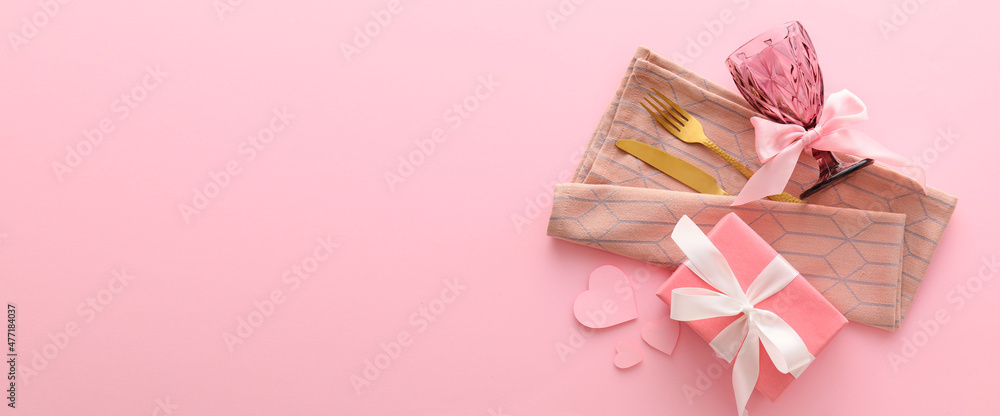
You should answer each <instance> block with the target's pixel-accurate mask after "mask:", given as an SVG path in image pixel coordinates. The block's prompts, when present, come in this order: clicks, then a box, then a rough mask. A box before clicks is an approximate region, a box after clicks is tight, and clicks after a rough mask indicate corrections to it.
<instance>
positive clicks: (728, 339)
mask: <svg viewBox="0 0 1000 416" xmlns="http://www.w3.org/2000/svg"><path fill="white" fill-rule="evenodd" d="M670 237H671V238H672V239H673V240H674V242H676V243H677V245H678V246H679V247H680V248H681V251H683V252H684V254H685V255H687V257H688V260H687V261H685V262H684V264H685V265H686V266H687V267H688V268H689V269H691V271H692V272H694V274H695V275H697V276H698V277H700V278H701V280H704V281H705V283H708V284H709V285H710V286H712V287H713V288H715V289H716V290H718V291H713V290H710V289H704V288H695V287H685V288H677V289H674V290H673V291H672V292H671V296H670V318H671V319H674V320H677V321H696V320H700V319H709V318H716V317H720V316H736V315H740V317H739V318H738V319H737V320H736V321H734V322H733V323H731V324H729V326H727V327H726V328H725V329H723V330H722V332H719V334H718V335H716V337H715V339H713V340H712V342H711V343H710V344H711V346H712V348H713V349H714V350H715V351H716V353H718V354H719V355H720V356H722V357H723V358H725V359H726V361H728V362H730V363H733V391H734V393H735V394H736V406H737V412H738V413H737V414H738V415H744V414H746V410H745V409H746V404H747V400H749V399H750V393H752V392H753V389H754V386H755V385H756V384H757V377H758V375H759V374H760V368H759V359H760V344H764V349H765V350H766V351H767V355H768V356H770V357H771V361H772V362H774V366H775V368H777V369H778V371H780V372H782V373H785V374H791V375H792V376H794V377H796V378H797V377H798V376H799V375H800V374H802V371H803V370H805V369H806V367H807V366H808V365H809V363H811V362H812V360H813V359H814V357H813V355H812V354H811V353H809V349H808V348H807V347H806V344H805V342H804V341H802V338H801V337H799V334H798V333H796V332H795V329H793V328H792V327H791V326H790V325H788V323H786V322H785V321H784V320H783V319H781V317H780V316H778V315H777V314H776V313H774V312H771V311H768V310H764V309H758V308H757V307H756V305H757V303H759V302H760V301H762V300H764V299H767V298H768V297H770V296H771V295H773V294H775V293H778V292H779V291H781V290H782V289H784V288H785V286H788V284H789V283H791V282H792V279H794V278H795V277H796V276H798V275H799V272H797V271H796V270H795V268H793V267H792V266H791V265H790V264H788V262H787V261H785V259H784V258H783V257H781V255H778V256H777V257H775V258H774V260H772V261H771V263H770V264H768V265H767V267H765V268H764V270H763V271H761V272H760V275H759V276H757V278H756V279H754V281H753V282H752V283H751V284H750V287H749V288H747V291H746V293H744V292H743V290H742V289H741V288H740V283H739V281H737V280H736V275H734V274H733V271H732V269H730V268H729V262H727V261H726V258H725V257H723V255H722V253H721V252H719V249H718V248H716V247H715V245H714V244H712V242H711V241H710V240H709V239H708V237H707V236H706V235H705V234H704V233H702V232H701V230H700V229H698V226H697V225H695V224H694V222H693V221H691V219H690V218H688V217H687V216H686V215H685V216H684V217H682V218H681V219H680V221H678V222H677V226H676V227H675V228H674V231H673V233H671V235H670ZM736 346H739V348H734V347H736ZM734 359H735V360H736V361H735V363H734V362H733V360H734Z"/></svg>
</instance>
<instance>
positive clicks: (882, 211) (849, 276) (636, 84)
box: [549, 47, 957, 330]
mask: <svg viewBox="0 0 1000 416" xmlns="http://www.w3.org/2000/svg"><path fill="white" fill-rule="evenodd" d="M653 88H656V89H657V90H659V91H660V92H662V93H663V94H664V95H666V96H667V97H668V98H670V99H671V100H673V101H674V102H676V103H677V104H679V105H680V106H682V107H684V108H685V109H686V110H687V111H688V112H690V113H691V114H692V115H694V117H695V118H697V119H698V120H699V121H700V122H701V124H702V126H703V128H704V129H705V134H706V135H707V136H708V137H709V138H711V139H712V141H713V142H715V143H716V144H717V145H718V146H719V147H721V148H722V149H724V150H725V151H726V152H727V153H729V154H730V155H732V156H733V157H734V158H736V159H737V160H739V161H741V162H742V163H743V164H744V165H746V166H748V167H750V168H751V170H757V169H759V168H760V162H759V160H757V156H756V152H755V150H754V131H753V126H752V125H751V124H750V117H752V116H754V115H756V113H755V112H754V111H753V110H752V109H750V107H749V104H747V103H746V101H745V100H744V99H743V97H741V96H740V95H739V94H737V93H735V92H733V91H730V90H728V89H725V88H723V87H721V86H719V85H716V84H714V83H712V82H710V81H708V80H706V79H704V78H702V77H700V76H699V75H697V74H695V73H692V72H690V71H687V70H686V69H684V68H683V67H680V66H679V65H677V64H675V63H673V62H670V61H668V60H666V59H664V58H662V57H660V56H658V55H656V54H654V53H652V52H651V51H650V50H649V49H647V48H644V47H640V48H639V49H638V51H637V52H636V54H635V56H634V57H633V59H632V62H631V64H630V65H629V67H628V70H627V72H626V75H625V77H624V78H623V79H622V82H621V84H620V85H619V88H618V91H617V92H616V94H615V99H614V100H613V101H612V103H611V104H610V105H609V107H608V109H607V111H606V112H605V114H604V116H603V117H602V119H601V121H600V123H599V124H598V126H597V129H596V130H595V132H594V134H593V135H592V137H591V141H590V145H589V146H588V148H587V152H586V154H585V155H584V158H583V160H582V161H581V163H580V166H579V168H578V169H577V172H576V175H575V177H574V179H573V182H574V184H564V185H560V186H558V187H557V191H556V197H555V200H554V203H553V215H552V219H551V221H550V224H549V234H550V235H552V236H554V237H559V238H563V239H566V240H569V241H573V242H577V243H580V244H584V245H588V246H593V247H596V248H600V249H604V250H608V251H613V252H617V253H619V254H623V255H626V256H630V257H633V258H640V257H641V256H645V258H640V260H644V261H648V262H650V263H652V264H657V265H661V266H665V267H671V268H673V267H676V265H677V261H678V260H679V259H678V258H677V257H676V253H678V251H672V250H676V247H672V246H671V244H672V241H670V239H669V238H667V239H664V240H663V245H664V246H665V248H664V250H665V252H664V253H661V254H659V255H655V253H654V254H650V252H649V250H648V248H646V249H645V251H643V250H642V249H639V246H643V245H645V246H648V245H649V244H648V242H647V241H639V240H637V239H635V238H632V237H629V235H626V234H622V233H619V232H615V231H613V230H612V231H611V234H605V233H602V232H601V230H602V228H604V227H607V221H608V218H613V216H608V215H603V216H601V217H599V216H598V215H597V214H590V215H589V216H586V215H585V216H583V217H580V218H578V219H577V220H575V221H572V220H570V218H572V217H573V214H574V213H579V211H580V209H582V208H581V207H582V206H585V205H586V204H588V203H589V204H591V205H594V206H598V205H600V206H601V207H602V209H605V210H606V209H607V207H608V206H609V205H607V204H605V205H601V204H599V203H597V202H596V201H599V200H600V198H601V196H602V195H603V196H608V195H619V196H621V195H624V194H619V192H627V193H628V195H633V196H634V191H635V190H636V189H646V190H657V191H658V192H653V193H649V192H643V193H642V195H643V196H642V197H641V198H639V199H636V201H645V202H637V203H634V204H631V205H630V204H621V205H619V206H617V210H618V211H616V215H617V213H620V212H629V213H635V212H637V211H648V212H646V214H648V216H646V217H639V218H634V220H635V221H648V222H653V223H656V222H669V221H674V217H672V216H681V215H689V216H692V214H696V213H698V209H700V208H699V205H705V204H706V203H710V204H709V205H712V210H711V212H714V213H715V214H714V215H715V216H717V218H716V220H717V219H719V218H721V217H722V216H723V215H725V214H726V213H729V212H737V213H738V215H740V216H741V218H743V219H744V221H746V222H747V223H751V227H752V228H754V230H755V231H757V232H758V233H760V234H762V235H765V236H771V237H772V238H773V237H776V236H777V237H778V239H775V240H773V242H777V243H778V245H779V246H778V247H775V248H776V249H778V251H779V252H780V253H781V254H782V255H783V256H785V257H786V258H787V259H788V260H789V262H791V263H792V265H793V266H795V267H796V269H798V270H799V271H800V272H802V273H803V276H804V277H806V279H807V280H809V281H810V283H812V284H813V285H814V286H815V287H816V288H817V289H818V290H819V291H820V292H821V293H823V295H824V296H826V297H827V299H830V301H831V303H833V304H834V306H836V307H837V308H838V310H840V311H841V312H842V313H844V315H845V316H846V317H847V318H848V319H850V320H852V321H855V322H861V323H864V324H868V325H872V326H876V327H880V328H884V329H888V330H893V329H895V328H897V327H899V325H900V324H901V322H902V319H903V317H904V316H905V314H906V311H907V310H908V309H909V307H910V304H911V302H912V301H913V299H914V296H915V295H916V293H917V289H918V288H919V285H920V282H921V281H922V280H923V279H924V278H925V273H926V270H927V266H928V265H929V264H930V261H931V258H932V257H933V255H934V251H935V250H936V248H937V242H938V241H939V240H940V238H941V236H942V234H943V233H944V230H945V228H946V226H947V224H948V221H949V220H950V219H951V214H952V212H953V211H954V209H955V205H956V203H957V199H956V198H955V197H953V196H951V195H948V194H946V193H944V192H942V191H940V190H937V189H934V188H931V187H928V189H927V193H926V194H925V193H924V192H923V191H922V190H921V188H920V186H919V185H918V184H917V183H916V182H914V181H913V180H911V179H910V178H908V177H906V176H905V175H902V174H900V173H898V172H896V171H894V170H892V169H889V168H886V167H884V166H882V165H879V164H875V165H872V166H869V167H867V168H865V169H864V170H863V171H861V172H859V173H856V174H854V175H852V176H851V177H849V178H848V179H847V180H845V181H843V182H841V183H839V184H836V185H834V186H832V187H829V188H827V189H826V190H824V191H822V192H820V193H818V194H816V195H814V196H812V197H811V198H810V199H809V200H808V201H807V202H808V203H809V204H790V203H777V202H774V201H770V200H762V201H758V202H755V203H751V204H747V205H745V206H744V207H729V206H728V205H729V203H730V202H731V201H732V198H733V197H729V196H710V195H700V194H697V193H694V191H693V190H691V189H690V188H688V187H687V186H685V185H683V184H681V183H680V182H677V181H676V180H674V179H673V178H671V177H669V176H667V175H665V174H663V173H661V172H659V171H658V170H656V169H654V168H652V167H650V166H648V165H646V164H645V163H643V162H642V161H639V160H638V159H636V158H635V157H633V156H631V155H629V154H628V153H625V152H623V151H621V150H620V149H618V148H617V147H616V146H615V144H614V143H615V141H617V140H619V139H632V140H637V141H640V142H643V143H647V144H650V145H652V146H655V147H657V148H659V149H661V150H664V151H667V152H668V153H671V154H673V155H675V156H677V157H680V158H682V159H684V160H686V161H687V162H689V163H691V164H693V165H695V166H697V167H698V168H701V169H702V170H704V171H706V172H708V173H709V174H711V175H712V176H714V177H715V178H716V179H717V180H718V182H719V185H720V186H721V187H722V188H723V189H725V190H726V191H727V192H728V193H730V194H736V193H738V192H739V191H740V189H742V187H743V185H745V184H746V178H744V177H743V175H741V174H740V173H739V172H738V171H737V170H736V169H735V168H733V167H731V166H730V165H729V164H728V163H726V162H725V161H724V160H722V158H720V157H719V156H718V155H716V154H715V153H713V152H712V151H711V150H709V149H708V148H706V147H704V146H702V145H695V144H687V143H684V142H681V141H680V140H678V139H676V138H674V137H673V136H671V135H670V134H669V133H668V132H666V131H664V130H663V129H662V127H659V125H658V124H656V122H655V120H654V119H653V118H652V117H651V116H650V115H649V113H647V112H646V111H645V110H644V109H643V108H642V107H641V106H640V105H639V103H641V102H642V100H643V98H644V97H645V96H646V95H647V94H648V93H649V92H651V91H652V89H653ZM837 156H838V157H840V158H841V159H842V160H844V161H848V162H849V161H854V160H857V159H856V158H853V157H852V156H849V155H843V154H838V155H837ZM817 177H818V169H817V167H816V162H815V160H814V159H813V158H812V157H811V156H809V155H808V154H805V153H804V154H803V155H801V157H800V158H799V163H798V166H797V167H796V169H795V172H794V173H793V174H792V178H791V180H790V181H789V183H788V185H787V186H786V187H785V191H786V192H788V193H790V194H792V195H799V194H801V193H802V191H803V190H805V189H806V188H807V187H808V186H810V185H811V184H812V183H814V182H815V180H816V178H817ZM598 185H604V186H598ZM608 185H611V186H608ZM643 198H645V199H643ZM586 200H591V202H586ZM694 201H701V202H699V203H695V202H694ZM654 203H659V204H661V205H662V206H663V208H654V209H652V210H644V209H643V208H649V207H650V206H653V204H654ZM678 203H680V204H679V205H678ZM581 204H582V205H581ZM786 206H788V208H786ZM830 208H836V209H839V211H837V212H836V213H833V214H831V212H832V211H829V209H830ZM785 209H791V210H794V211H796V212H798V215H797V216H796V217H794V218H795V219H792V218H791V217H789V218H787V219H785V220H783V221H779V220H777V219H767V220H766V221H770V222H765V223H760V224H757V225H756V226H754V224H752V222H754V221H765V220H761V219H755V218H749V217H747V215H748V212H751V211H752V210H757V211H754V212H764V211H767V212H774V210H785ZM665 211H670V214H669V215H668V214H667V213H666V212H665ZM609 212H610V211H609ZM821 212H822V214H821ZM889 213H893V214H895V215H891V214H889ZM886 214H889V215H886ZM814 215H815V217H814ZM771 217H774V216H771ZM598 218H600V219H598ZM692 218H694V217H693V216H692ZM705 218H706V221H703V222H698V221H697V220H696V222H698V223H699V225H701V226H702V227H703V229H705V230H707V229H708V228H706V226H710V225H712V224H714V222H713V223H711V224H708V223H707V218H708V217H707V216H706V217H705ZM748 218H749V219H748ZM762 218H767V216H762ZM806 218H813V219H806ZM817 218H826V220H819V219H817ZM833 218H837V220H833ZM838 221H839V222H840V223H844V224H850V226H849V227H848V228H847V229H846V230H844V229H840V230H836V228H837V222H838ZM869 223H870V224H871V226H875V227H877V229H878V232H877V233H876V232H871V231H869V230H872V229H873V228H870V226H869V228H865V227H866V225H865V224H869ZM574 224H575V225H574ZM831 224H832V225H831ZM667 225H668V226H669V224H667ZM591 228H594V230H592V229H591ZM631 228H632V231H633V232H640V231H639V229H641V228H642V227H631ZM670 229H672V226H671V227H670V228H669V229H659V230H658V231H659V232H660V233H662V235H660V237H665V236H667V235H669V231H670ZM855 232H857V233H858V234H855V235H849V234H852V233H855ZM838 233H840V234H839V235H838ZM595 234H597V235H602V236H604V237H600V238H598V237H597V236H595ZM778 234H780V236H779V235H778ZM876 234H877V235H876ZM859 235H860V236H863V237H864V238H861V237H859ZM610 236H613V237H614V238H617V240H614V241H613V242H612V241H608V240H607V239H606V238H605V237H610ZM787 236H796V237H795V238H798V239H803V241H810V243H809V244H804V243H803V244H790V243H784V244H788V245H789V247H786V248H785V249H784V250H783V249H782V247H781V244H783V243H781V240H780V238H782V237H784V238H788V237H787ZM765 238H767V237H765ZM787 241H792V240H791V239H788V240H787ZM769 242H772V241H771V240H769ZM612 243H613V244H612ZM629 245H633V246H634V247H632V248H628V246H629ZM828 249H829V251H827V250H828ZM795 250H799V252H795ZM790 252H794V253H791V256H789V253H790ZM793 258H796V259H797V260H794V261H793ZM852 266H853V267H852ZM807 274H808V275H807ZM887 293H891V295H887Z"/></svg>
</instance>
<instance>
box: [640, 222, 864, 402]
mask: <svg viewBox="0 0 1000 416" xmlns="http://www.w3.org/2000/svg"><path fill="white" fill-rule="evenodd" d="M707 235H708V239H709V240H711V241H712V243H713V244H715V246H716V247H717V248H718V249H719V251H720V252H721V253H722V255H723V256H725V257H726V260H727V261H728V262H729V266H730V268H732V270H733V274H735V275H736V279H737V280H738V281H739V282H740V287H742V288H743V290H744V291H746V289H747V287H748V286H750V282H752V281H753V279H754V278H756V277H757V276H758V275H759V274H760V272H761V271H762V270H764V267H765V266H767V264H768V263H770V262H771V260H773V259H774V257H775V256H777V255H778V253H777V252H776V251H774V249H773V248H772V247H771V246H770V245H768V244H767V242H765V241H764V239H762V238H761V237H760V236H759V235H757V233H755V232H754V231H753V230H752V229H750V226H748V225H747V224H746V223H745V222H743V220H741V219H740V217H738V216H736V214H729V215H726V216H725V217H723V218H722V219H721V220H719V222H718V224H716V225H715V227H714V228H712V230H711V231H709V232H708V234H707ZM681 287H698V288H705V289H710V290H715V289H713V288H712V287H711V286H709V285H708V283H705V281H703V280H701V278H699V277H698V276H696V275H695V274H694V272H692V271H691V270H690V269H689V268H688V267H687V266H686V265H682V266H681V267H679V268H678V269H677V270H676V271H675V272H674V274H673V275H672V276H670V278H669V279H667V281H666V282H664V283H663V285H662V286H660V288H659V290H657V291H656V295H657V296H659V297H660V299H661V300H663V301H664V302H666V303H667V304H668V305H669V304H670V292H671V291H673V290H674V289H676V288H681ZM756 307H757V308H758V309H766V310H769V311H772V312H774V313H776V314H778V316H780V317H781V319H783V320H785V322H787V323H788V325H790V326H791V327H792V328H793V329H794V330H795V332H797V333H798V334H799V337H801V338H802V340H803V341H804V342H805V344H806V347H808V348H809V352H810V353H811V354H812V355H813V356H814V357H818V356H819V353H820V351H822V350H823V348H824V347H826V344H827V343H829V342H830V340H831V339H833V337H834V335H837V333H838V332H840V330H841V329H842V328H843V327H844V325H846V324H847V319H845V318H844V315H841V314H840V312H838V311H837V309H835V308H834V307H833V305H831V304H830V302H829V301H827V300H826V298H824V297H823V295H821V294H820V293H819V292H818V291H817V290H816V289H815V288H814V287H813V286H812V285H811V284H809V282H807V281H806V280H805V278H803V277H802V275H801V274H800V275H798V276H796V277H795V279H793V280H792V282H791V283H789V284H788V286H786V287H785V288H784V289H782V290H781V291H780V292H778V293H775V294H774V295H772V296H771V297H769V298H767V299H764V300H763V301H761V302H760V303H758V304H757V306H756ZM738 317H739V316H727V317H719V318H710V319H702V320H697V321H689V322H687V324H688V325H689V326H691V329H693V330H694V331H695V332H697V333H698V335H699V336H701V337H702V338H703V339H704V340H705V341H708V342H711V340H713V339H714V338H715V336H716V335H718V334H719V332H721V331H722V330H723V329H725V328H726V326H728V325H729V324H730V323H732V322H733V321H735V320H736V319H737V318H738ZM732 348H734V349H735V348H739V346H738V345H736V346H733V347H732ZM760 351H761V354H760V376H759V378H758V379H757V385H756V389H757V391H759V392H760V393H761V394H763V395H764V396H765V397H767V398H768V399H770V400H771V401H775V400H777V399H778V396H780V395H781V393H782V392H783V391H784V390H785V388H786V387H788V385H789V384H790V383H791V382H792V380H794V379H795V377H793V376H792V375H790V374H783V373H781V372H779V371H778V369H777V368H775V367H774V363H772V362H771V358H770V357H769V356H768V355H767V353H766V352H764V349H763V347H761V350H760Z"/></svg>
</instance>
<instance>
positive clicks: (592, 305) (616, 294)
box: [573, 266, 638, 328]
mask: <svg viewBox="0 0 1000 416" xmlns="http://www.w3.org/2000/svg"><path fill="white" fill-rule="evenodd" d="M573 314H574V315H575V316H576V320H577V321H580V323H581V324H583V326H586V327H588V328H607V327H609V326H614V325H618V324H620V323H623V322H628V321H631V320H633V319H635V318H636V317H638V313H637V312H636V309H635V295H634V293H633V292H632V285H631V284H629V281H628V277H627V276H625V272H623V271H621V269H619V268H617V267H615V266H601V267H598V268H597V269H595V270H594V271H593V272H592V273H590V289H589V290H587V291H585V292H583V293H581V294H579V295H578V296H577V297H576V301H574V302H573Z"/></svg>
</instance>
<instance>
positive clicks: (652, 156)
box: [615, 139, 729, 195]
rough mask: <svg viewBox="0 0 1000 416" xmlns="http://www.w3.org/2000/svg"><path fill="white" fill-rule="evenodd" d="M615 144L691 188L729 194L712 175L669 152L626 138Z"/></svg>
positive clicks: (716, 193) (709, 192)
mask: <svg viewBox="0 0 1000 416" xmlns="http://www.w3.org/2000/svg"><path fill="white" fill-rule="evenodd" d="M615 146H618V148H619V149H622V150H624V151H626V152H628V154H630V155H632V156H635V157H636V158H638V159H639V160H641V161H643V162H646V163H648V164H649V165H650V166H652V167H654V168H656V169H658V170H659V171H660V172H663V173H665V174H667V176H670V177H671V178H674V179H677V181H678V182H680V183H683V184H685V185H687V186H689V187H691V189H694V190H696V191H698V192H701V193H703V194H712V195H729V194H727V193H726V191H724V190H722V188H720V187H719V184H718V183H717V182H716V181H715V178H714V177H712V175H709V174H708V173H707V172H705V171H703V170H701V169H698V168H697V167H696V166H694V165H692V164H690V163H688V162H685V161H683V160H681V159H678V158H677V157H676V156H674V155H672V154H670V153H667V152H664V151H662V150H660V149H657V148H655V147H653V146H650V145H648V144H646V143H643V142H637V141H635V140H628V139H621V140H618V141H616V142H615Z"/></svg>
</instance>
